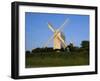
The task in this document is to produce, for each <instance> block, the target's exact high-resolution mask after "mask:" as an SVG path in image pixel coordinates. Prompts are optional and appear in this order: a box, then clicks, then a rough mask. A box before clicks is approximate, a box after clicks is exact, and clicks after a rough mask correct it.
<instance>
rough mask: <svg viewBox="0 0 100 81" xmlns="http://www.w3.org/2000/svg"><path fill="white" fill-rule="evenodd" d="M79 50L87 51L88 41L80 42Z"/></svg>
mask: <svg viewBox="0 0 100 81" xmlns="http://www.w3.org/2000/svg"><path fill="white" fill-rule="evenodd" d="M81 48H82V49H83V50H86V51H89V41H82V42H81Z"/></svg>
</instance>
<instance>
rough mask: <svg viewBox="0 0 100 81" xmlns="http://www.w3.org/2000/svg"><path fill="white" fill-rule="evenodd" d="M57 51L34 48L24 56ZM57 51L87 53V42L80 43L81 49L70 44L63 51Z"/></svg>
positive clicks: (48, 48) (47, 48)
mask: <svg viewBox="0 0 100 81" xmlns="http://www.w3.org/2000/svg"><path fill="white" fill-rule="evenodd" d="M55 51H57V50H54V49H53V48H50V47H46V48H36V49H33V50H32V51H31V52H30V51H26V54H32V53H40V52H55ZM59 51H70V52H82V51H86V52H89V41H82V42H81V47H76V46H74V45H73V44H72V43H70V44H69V45H68V46H67V47H66V48H65V49H63V48H62V49H60V50H59Z"/></svg>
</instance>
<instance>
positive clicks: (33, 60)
mask: <svg viewBox="0 0 100 81" xmlns="http://www.w3.org/2000/svg"><path fill="white" fill-rule="evenodd" d="M25 60H26V62H25V67H26V68H34V67H56V66H57V67H58V66H80V65H89V53H88V52H87V51H84V52H70V53H68V52H47V53H44V52H41V53H35V54H26V57H25Z"/></svg>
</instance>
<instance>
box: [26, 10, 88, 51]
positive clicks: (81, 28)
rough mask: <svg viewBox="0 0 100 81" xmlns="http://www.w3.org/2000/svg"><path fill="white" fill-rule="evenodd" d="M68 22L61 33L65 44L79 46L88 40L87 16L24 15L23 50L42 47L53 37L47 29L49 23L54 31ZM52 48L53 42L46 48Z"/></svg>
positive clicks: (31, 13)
mask: <svg viewBox="0 0 100 81" xmlns="http://www.w3.org/2000/svg"><path fill="white" fill-rule="evenodd" d="M67 18H68V19H69V22H68V23H67V24H66V25H65V26H64V28H63V30H62V32H63V33H64V35H65V37H66V43H67V44H69V43H70V42H73V43H74V45H75V46H80V43H81V41H83V40H89V16H88V15H79V14H77V15H74V14H50V13H33V12H26V13H25V50H30V51H31V50H32V49H34V48H37V47H42V46H43V45H44V44H45V42H46V41H47V40H48V39H49V38H50V37H51V36H52V35H53V32H52V31H51V30H50V29H49V28H48V24H47V23H48V22H50V23H51V24H52V25H53V27H54V28H55V29H57V28H59V27H60V26H61V25H62V24H63V22H64V21H65V20H66V19H67ZM52 46H53V40H51V41H50V43H49V44H48V47H52Z"/></svg>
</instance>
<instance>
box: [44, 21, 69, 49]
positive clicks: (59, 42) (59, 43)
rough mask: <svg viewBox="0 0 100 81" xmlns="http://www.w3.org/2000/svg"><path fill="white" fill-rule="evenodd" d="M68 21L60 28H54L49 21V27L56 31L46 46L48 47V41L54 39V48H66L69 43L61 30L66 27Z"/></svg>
mask: <svg viewBox="0 0 100 81" xmlns="http://www.w3.org/2000/svg"><path fill="white" fill-rule="evenodd" d="M66 23H68V19H66V20H65V22H64V23H63V24H62V25H61V26H60V27H59V28H58V29H54V28H53V26H52V25H51V24H50V23H48V27H49V29H50V30H51V31H52V32H53V33H54V34H53V35H52V36H51V38H50V39H49V40H48V41H47V42H46V43H45V45H44V47H47V45H48V43H49V42H50V41H51V40H52V39H53V42H54V44H53V49H61V48H64V49H65V48H66V47H67V44H66V42H65V36H64V34H63V33H62V32H61V30H62V29H63V28H64V26H65V24H66Z"/></svg>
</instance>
